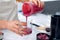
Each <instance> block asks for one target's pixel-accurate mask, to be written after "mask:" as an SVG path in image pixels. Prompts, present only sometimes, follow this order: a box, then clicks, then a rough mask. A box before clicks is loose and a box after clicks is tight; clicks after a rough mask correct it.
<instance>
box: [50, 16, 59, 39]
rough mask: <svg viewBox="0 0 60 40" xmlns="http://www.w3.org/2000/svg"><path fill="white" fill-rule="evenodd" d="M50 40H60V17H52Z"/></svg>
mask: <svg viewBox="0 0 60 40" xmlns="http://www.w3.org/2000/svg"><path fill="white" fill-rule="evenodd" d="M50 40H60V15H53V16H52V17H51V38H50Z"/></svg>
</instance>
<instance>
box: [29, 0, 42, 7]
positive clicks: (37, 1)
mask: <svg viewBox="0 0 60 40" xmlns="http://www.w3.org/2000/svg"><path fill="white" fill-rule="evenodd" d="M29 1H30V2H33V3H35V4H36V5H38V7H40V3H41V1H40V0H29Z"/></svg>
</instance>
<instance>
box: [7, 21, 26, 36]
mask: <svg viewBox="0 0 60 40" xmlns="http://www.w3.org/2000/svg"><path fill="white" fill-rule="evenodd" d="M22 26H26V23H25V22H19V21H9V22H7V25H6V28H7V29H8V30H11V31H13V32H15V33H17V34H20V35H24V34H25V33H26V32H24V31H22V30H24V29H23V27H22Z"/></svg>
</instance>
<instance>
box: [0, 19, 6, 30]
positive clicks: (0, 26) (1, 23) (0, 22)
mask: <svg viewBox="0 0 60 40" xmlns="http://www.w3.org/2000/svg"><path fill="white" fill-rule="evenodd" d="M6 25H7V21H4V20H0V30H2V29H6Z"/></svg>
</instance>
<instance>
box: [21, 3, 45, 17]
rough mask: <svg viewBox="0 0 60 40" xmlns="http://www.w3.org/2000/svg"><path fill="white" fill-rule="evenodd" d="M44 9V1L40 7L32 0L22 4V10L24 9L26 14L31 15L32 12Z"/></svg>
mask: <svg viewBox="0 0 60 40" xmlns="http://www.w3.org/2000/svg"><path fill="white" fill-rule="evenodd" d="M37 3H38V2H37ZM38 4H39V3H38ZM43 9H44V3H43V2H40V7H38V5H36V4H34V3H32V2H25V3H24V4H23V6H22V11H23V15H24V16H30V15H32V14H35V13H36V12H38V11H42V10H43Z"/></svg>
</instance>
